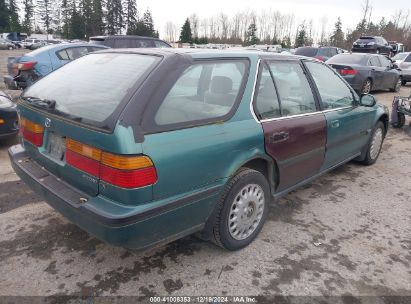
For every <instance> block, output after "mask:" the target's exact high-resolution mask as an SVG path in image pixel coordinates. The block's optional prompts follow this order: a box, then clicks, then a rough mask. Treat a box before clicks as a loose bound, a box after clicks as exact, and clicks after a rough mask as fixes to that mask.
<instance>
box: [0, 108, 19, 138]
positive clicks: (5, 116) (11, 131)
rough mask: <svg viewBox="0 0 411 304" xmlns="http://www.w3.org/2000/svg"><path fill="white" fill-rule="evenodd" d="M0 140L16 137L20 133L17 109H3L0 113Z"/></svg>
mask: <svg viewBox="0 0 411 304" xmlns="http://www.w3.org/2000/svg"><path fill="white" fill-rule="evenodd" d="M0 119H2V120H3V122H2V123H0V139H4V138H8V137H12V136H15V135H16V134H17V133H18V131H19V125H18V117H17V112H16V110H15V109H13V108H10V109H8V110H6V109H3V110H2V111H0Z"/></svg>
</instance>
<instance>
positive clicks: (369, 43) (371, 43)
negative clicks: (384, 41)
mask: <svg viewBox="0 0 411 304" xmlns="http://www.w3.org/2000/svg"><path fill="white" fill-rule="evenodd" d="M374 44H375V42H368V43H367V45H374Z"/></svg>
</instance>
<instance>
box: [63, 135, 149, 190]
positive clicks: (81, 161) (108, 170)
mask: <svg viewBox="0 0 411 304" xmlns="http://www.w3.org/2000/svg"><path fill="white" fill-rule="evenodd" d="M66 162H67V164H69V165H70V166H73V167H74V168H77V169H79V170H81V171H84V172H86V173H89V174H91V175H93V176H95V177H97V178H99V179H101V180H103V181H105V182H107V183H109V184H112V185H114V186H117V187H121V188H128V189H129V188H140V187H145V186H148V185H152V184H154V183H155V182H157V172H156V169H155V167H154V164H153V162H152V161H151V159H150V158H149V157H147V156H144V155H139V156H135V155H132V156H126V155H117V154H112V153H108V152H103V151H101V150H100V149H97V148H94V147H91V146H88V145H85V144H83V143H80V142H78V141H75V140H73V139H70V138H67V139H66Z"/></svg>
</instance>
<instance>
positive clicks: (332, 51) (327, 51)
mask: <svg viewBox="0 0 411 304" xmlns="http://www.w3.org/2000/svg"><path fill="white" fill-rule="evenodd" d="M341 53H343V50H342V49H340V48H337V47H328V46H325V47H311V46H305V47H299V48H297V49H296V51H295V55H299V56H306V57H313V58H317V59H318V60H321V61H327V60H328V59H330V58H331V57H333V56H335V55H337V54H341Z"/></svg>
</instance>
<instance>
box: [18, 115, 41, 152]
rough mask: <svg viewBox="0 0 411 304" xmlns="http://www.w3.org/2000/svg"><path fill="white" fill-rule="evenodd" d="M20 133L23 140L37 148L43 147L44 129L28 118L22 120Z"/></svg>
mask: <svg viewBox="0 0 411 304" xmlns="http://www.w3.org/2000/svg"><path fill="white" fill-rule="evenodd" d="M20 133H21V134H22V136H23V138H24V139H25V140H27V141H29V142H31V143H32V144H33V145H35V146H37V147H41V146H42V145H43V135H44V127H43V126H42V125H39V124H36V123H34V122H32V121H30V120H28V119H26V118H23V117H22V118H21V119H20Z"/></svg>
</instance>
